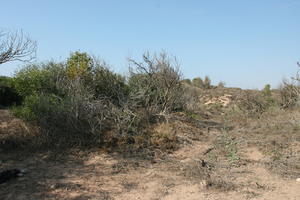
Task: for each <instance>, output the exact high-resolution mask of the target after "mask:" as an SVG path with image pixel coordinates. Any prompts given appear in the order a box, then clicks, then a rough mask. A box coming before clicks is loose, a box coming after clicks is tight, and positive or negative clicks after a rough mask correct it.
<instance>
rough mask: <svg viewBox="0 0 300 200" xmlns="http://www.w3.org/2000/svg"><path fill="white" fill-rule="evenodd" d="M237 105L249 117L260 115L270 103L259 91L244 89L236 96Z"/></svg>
mask: <svg viewBox="0 0 300 200" xmlns="http://www.w3.org/2000/svg"><path fill="white" fill-rule="evenodd" d="M237 106H238V108H239V109H240V110H241V111H243V113H244V114H246V115H247V116H249V117H260V116H261V114H263V113H264V112H265V111H266V110H267V109H268V108H269V107H270V104H269V102H268V101H267V99H266V98H265V97H264V96H263V95H261V94H260V93H259V92H251V91H246V92H244V93H242V94H241V95H240V96H238V97H237Z"/></svg>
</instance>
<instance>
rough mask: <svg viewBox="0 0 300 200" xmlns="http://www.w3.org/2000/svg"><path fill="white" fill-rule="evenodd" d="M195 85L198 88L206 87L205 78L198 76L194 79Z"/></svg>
mask: <svg viewBox="0 0 300 200" xmlns="http://www.w3.org/2000/svg"><path fill="white" fill-rule="evenodd" d="M193 86H195V87H198V88H204V83H203V80H202V79H201V78H200V77H196V78H194V79H193Z"/></svg>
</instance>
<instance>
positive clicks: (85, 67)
mask: <svg viewBox="0 0 300 200" xmlns="http://www.w3.org/2000/svg"><path fill="white" fill-rule="evenodd" d="M92 66H93V59H92V58H91V57H90V56H89V55H88V54H87V53H81V52H79V51H76V52H74V53H71V55H70V57H69V58H68V60H67V74H68V78H70V79H76V78H84V77H85V76H87V75H88V73H89V72H90V71H91V68H92Z"/></svg>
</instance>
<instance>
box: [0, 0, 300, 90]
mask: <svg viewBox="0 0 300 200" xmlns="http://www.w3.org/2000/svg"><path fill="white" fill-rule="evenodd" d="M0 6H1V12H0V19H1V20H0V28H5V29H8V30H15V29H23V31H24V32H26V33H28V34H29V35H30V36H31V37H32V38H33V39H35V40H37V42H38V52H37V59H38V61H45V60H50V59H54V60H57V61H59V60H63V59H65V58H66V57H67V56H68V55H69V54H70V52H71V51H76V50H81V51H86V52H88V53H92V54H94V55H97V56H100V57H101V58H103V59H104V60H106V61H107V62H108V63H109V64H110V65H111V66H112V68H113V69H114V70H115V71H117V72H120V73H125V72H126V71H127V66H128V63H127V59H126V58H127V57H133V58H140V55H141V54H142V53H143V52H145V51H146V50H149V51H151V52H159V51H161V50H165V51H167V52H169V53H171V54H172V55H176V56H177V57H178V59H179V61H180V62H181V67H182V72H183V74H184V76H185V77H186V78H193V77H196V76H201V77H204V76H205V75H208V76H209V77H210V78H211V79H212V80H213V82H214V83H216V82H218V81H225V82H226V84H227V86H234V87H243V88H261V87H263V85H265V84H267V83H271V85H272V86H273V87H276V86H278V85H279V83H280V82H281V80H282V78H283V77H289V76H291V75H292V74H293V73H295V72H296V70H297V67H296V62H297V61H300V0H226V1H225V0H209V1H208V0H207V1H202V0H181V1H179V0H177V1H176V0H160V1H159V0H126V1H125V0H64V1H63V0H26V1H24V0H18V1H17V0H9V1H7V0H0ZM21 66H22V64H20V63H7V64H5V65H2V66H1V67H0V74H1V75H12V74H13V72H14V71H15V70H16V69H17V67H21Z"/></svg>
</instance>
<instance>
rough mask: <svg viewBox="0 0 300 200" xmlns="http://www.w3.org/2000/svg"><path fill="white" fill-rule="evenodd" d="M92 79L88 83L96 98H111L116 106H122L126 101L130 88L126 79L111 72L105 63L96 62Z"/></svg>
mask: <svg viewBox="0 0 300 200" xmlns="http://www.w3.org/2000/svg"><path fill="white" fill-rule="evenodd" d="M94 63H95V66H94V67H93V70H92V78H91V81H90V82H89V83H88V85H90V87H91V88H92V89H93V90H94V91H93V92H94V94H95V97H96V98H97V99H99V98H104V97H106V98H109V99H110V100H111V101H112V102H113V103H114V104H115V105H119V106H120V105H121V104H123V103H124V102H125V101H126V98H127V96H128V94H129V88H128V86H127V85H126V82H125V78H124V77H122V76H121V75H119V74H116V73H114V72H112V71H111V70H109V68H108V67H107V66H106V64H105V63H101V62H100V61H96V60H95V61H94Z"/></svg>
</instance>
